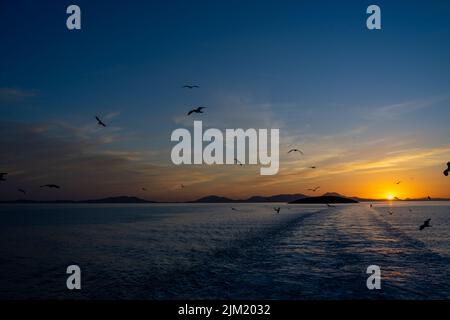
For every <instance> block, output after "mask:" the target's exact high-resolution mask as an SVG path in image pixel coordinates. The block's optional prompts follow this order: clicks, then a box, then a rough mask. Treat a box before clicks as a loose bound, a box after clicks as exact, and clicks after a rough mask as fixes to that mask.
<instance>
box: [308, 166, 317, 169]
mask: <svg viewBox="0 0 450 320" xmlns="http://www.w3.org/2000/svg"><path fill="white" fill-rule="evenodd" d="M309 168H310V169H316V168H317V167H315V166H312V167H309Z"/></svg>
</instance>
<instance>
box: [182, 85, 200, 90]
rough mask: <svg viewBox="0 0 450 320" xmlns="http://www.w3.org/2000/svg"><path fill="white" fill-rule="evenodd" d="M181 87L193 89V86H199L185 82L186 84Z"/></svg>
mask: <svg viewBox="0 0 450 320" xmlns="http://www.w3.org/2000/svg"><path fill="white" fill-rule="evenodd" d="M183 88H185V89H194V88H200V86H198V85H190V84H187V85H184V86H183Z"/></svg>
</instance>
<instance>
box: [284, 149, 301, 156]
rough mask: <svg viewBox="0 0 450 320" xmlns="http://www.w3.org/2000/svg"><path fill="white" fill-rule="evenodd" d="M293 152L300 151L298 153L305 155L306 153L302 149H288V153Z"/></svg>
mask: <svg viewBox="0 0 450 320" xmlns="http://www.w3.org/2000/svg"><path fill="white" fill-rule="evenodd" d="M291 152H298V153H300V154H301V155H303V156H304V155H305V154H304V153H303V151H302V150H299V149H291V150H289V151H288V153H291Z"/></svg>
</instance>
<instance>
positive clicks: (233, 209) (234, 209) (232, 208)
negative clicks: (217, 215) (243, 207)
mask: <svg viewBox="0 0 450 320" xmlns="http://www.w3.org/2000/svg"><path fill="white" fill-rule="evenodd" d="M231 210H232V211H239V210H238V209H236V208H234V207H231Z"/></svg>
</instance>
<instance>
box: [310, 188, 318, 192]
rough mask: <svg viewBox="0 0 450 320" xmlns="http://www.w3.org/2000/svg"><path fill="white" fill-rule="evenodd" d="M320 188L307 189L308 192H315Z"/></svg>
mask: <svg viewBox="0 0 450 320" xmlns="http://www.w3.org/2000/svg"><path fill="white" fill-rule="evenodd" d="M319 188H320V187H315V188H314V189H308V191H312V192H316V191H317V190H319Z"/></svg>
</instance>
